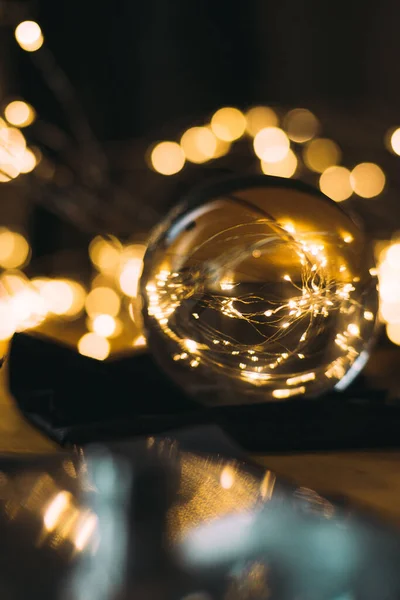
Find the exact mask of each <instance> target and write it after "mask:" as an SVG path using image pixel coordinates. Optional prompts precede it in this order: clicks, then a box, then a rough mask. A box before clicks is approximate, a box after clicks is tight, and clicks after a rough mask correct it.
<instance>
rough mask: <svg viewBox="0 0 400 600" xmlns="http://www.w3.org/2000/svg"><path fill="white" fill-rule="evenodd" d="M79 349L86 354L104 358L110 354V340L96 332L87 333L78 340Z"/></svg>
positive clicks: (98, 358)
mask: <svg viewBox="0 0 400 600" xmlns="http://www.w3.org/2000/svg"><path fill="white" fill-rule="evenodd" d="M78 350H79V353H80V354H83V355H84V356H90V358H95V359H97V360H104V359H105V358H107V356H108V355H109V354H110V342H109V341H108V340H106V339H105V338H103V337H100V336H99V335H97V334H96V333H85V335H83V336H82V337H81V339H80V340H79V342H78Z"/></svg>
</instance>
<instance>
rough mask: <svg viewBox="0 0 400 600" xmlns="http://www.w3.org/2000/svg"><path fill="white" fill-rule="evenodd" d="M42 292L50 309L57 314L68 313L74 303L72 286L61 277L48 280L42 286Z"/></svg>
mask: <svg viewBox="0 0 400 600" xmlns="http://www.w3.org/2000/svg"><path fill="white" fill-rule="evenodd" d="M40 294H41V296H42V297H43V298H44V299H45V301H46V304H47V307H48V310H49V311H50V312H52V313H53V314H55V315H66V314H67V313H68V312H69V311H70V310H71V308H72V306H73V303H74V292H73V289H72V286H70V285H69V283H68V282H67V281H63V280H61V279H58V280H57V279H54V280H49V281H46V282H45V283H44V284H43V285H42V286H41V287H40Z"/></svg>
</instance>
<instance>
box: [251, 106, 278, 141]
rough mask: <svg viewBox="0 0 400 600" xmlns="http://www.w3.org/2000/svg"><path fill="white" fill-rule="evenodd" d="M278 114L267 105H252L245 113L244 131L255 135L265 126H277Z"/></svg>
mask: <svg viewBox="0 0 400 600" xmlns="http://www.w3.org/2000/svg"><path fill="white" fill-rule="evenodd" d="M278 123H279V121H278V116H277V114H276V112H275V111H274V110H272V108H269V107H268V106H254V107H253V108H250V110H248V111H247V113H246V131H247V133H248V134H249V135H251V136H253V137H255V136H256V135H257V133H258V132H259V131H261V129H265V128H266V127H277V125H278Z"/></svg>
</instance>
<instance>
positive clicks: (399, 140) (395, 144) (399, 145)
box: [390, 127, 400, 156]
mask: <svg viewBox="0 0 400 600" xmlns="http://www.w3.org/2000/svg"><path fill="white" fill-rule="evenodd" d="M390 145H391V147H392V150H393V152H394V153H395V154H398V155H399V156H400V127H398V128H397V129H395V130H394V131H393V133H392V135H391V136H390Z"/></svg>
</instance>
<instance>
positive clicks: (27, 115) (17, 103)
mask: <svg viewBox="0 0 400 600" xmlns="http://www.w3.org/2000/svg"><path fill="white" fill-rule="evenodd" d="M4 115H5V117H6V119H7V121H8V122H9V123H10V124H11V125H15V126H16V127H27V126H28V125H30V124H31V123H33V121H34V120H35V116H36V115H35V111H34V110H33V108H32V106H30V104H27V103H26V102H22V101H21V100H14V101H13V102H10V104H8V105H7V106H6V108H5V110H4Z"/></svg>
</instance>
